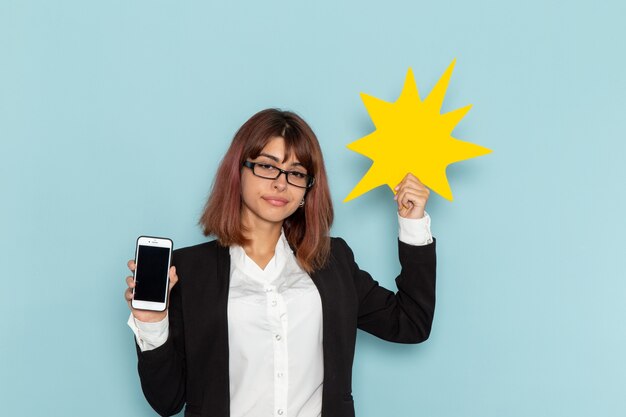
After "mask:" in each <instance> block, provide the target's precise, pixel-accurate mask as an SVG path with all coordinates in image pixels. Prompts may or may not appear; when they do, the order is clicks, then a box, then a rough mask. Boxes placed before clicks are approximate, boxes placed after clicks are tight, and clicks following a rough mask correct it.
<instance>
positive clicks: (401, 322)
mask: <svg viewBox="0 0 626 417" xmlns="http://www.w3.org/2000/svg"><path fill="white" fill-rule="evenodd" d="M344 244H345V242H344ZM435 244H436V242H435V240H434V239H433V242H432V243H430V244H428V245H425V246H413V245H409V244H406V243H403V242H401V241H399V240H398V252H399V257H400V265H401V272H400V275H399V276H398V277H397V278H396V285H397V287H398V291H397V292H396V293H393V292H392V291H389V290H387V289H385V288H383V287H381V286H380V285H378V282H376V281H375V280H374V279H372V277H371V276H370V274H368V273H367V272H365V271H363V270H361V269H360V268H359V267H358V265H357V264H356V262H355V261H354V256H353V254H352V251H351V250H350V248H349V247H348V246H347V245H346V248H347V250H348V251H349V257H348V259H349V260H350V263H351V271H352V277H353V279H354V285H355V288H356V292H357V296H358V300H359V301H358V303H359V306H358V320H357V326H358V328H360V329H362V330H364V331H366V332H368V333H371V334H373V335H375V336H377V337H379V338H381V339H384V340H388V341H391V342H398V343H420V342H423V341H424V340H426V339H428V336H429V335H430V330H431V326H432V322H433V316H434V312H435V278H436V264H437V260H436V253H435Z"/></svg>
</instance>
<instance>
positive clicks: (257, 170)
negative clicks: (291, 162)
mask: <svg viewBox="0 0 626 417" xmlns="http://www.w3.org/2000/svg"><path fill="white" fill-rule="evenodd" d="M253 171H254V175H258V176H259V177H263V178H271V179H273V178H276V177H277V176H278V170H277V169H276V167H274V166H272V165H265V164H256V165H254V168H253Z"/></svg>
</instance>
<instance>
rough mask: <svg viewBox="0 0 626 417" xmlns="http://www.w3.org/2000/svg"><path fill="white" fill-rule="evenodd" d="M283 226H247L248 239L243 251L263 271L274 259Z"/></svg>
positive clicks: (266, 224) (246, 235)
mask: <svg viewBox="0 0 626 417" xmlns="http://www.w3.org/2000/svg"><path fill="white" fill-rule="evenodd" d="M282 226H283V225H282V222H281V223H276V224H274V223H271V224H268V223H263V224H254V225H249V224H246V225H245V228H244V230H245V232H244V236H245V238H246V239H247V243H245V244H244V245H243V250H244V251H245V252H246V255H248V257H249V258H250V259H252V260H253V261H254V262H255V263H256V264H257V265H258V266H259V267H260V268H261V269H265V267H266V266H267V264H268V263H269V261H270V260H271V259H272V258H273V257H274V251H275V249H276V243H277V242H278V239H280V233H281V231H282Z"/></svg>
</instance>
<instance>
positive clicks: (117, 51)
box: [0, 0, 626, 417]
mask: <svg viewBox="0 0 626 417" xmlns="http://www.w3.org/2000/svg"><path fill="white" fill-rule="evenodd" d="M505 3H507V2H502V1H488V0H477V1H473V2H450V1H438V2H434V1H433V2H422V1H419V2H418V1H411V2H409V1H406V2H398V1H388V2H386V3H385V4H384V5H383V3H382V2H370V1H344V2H331V1H317V2H308V3H304V2H293V1H273V0H269V1H264V2H247V3H244V2H209V1H155V0H150V1H128V0H124V1H122V0H108V1H101V2H94V1H90V2H86V1H78V0H76V1H68V0H64V1H54V2H51V1H34V0H21V1H17V0H15V1H11V0H2V2H0V155H1V156H2V162H1V163H0V192H1V194H0V232H1V234H0V257H1V259H2V262H1V265H2V289H1V290H0V317H1V320H0V404H1V406H0V407H1V408H2V414H3V415H6V416H40V415H48V416H68V415H69V416H74V415H89V416H150V415H154V414H153V412H152V411H151V409H150V408H149V406H148V405H147V403H146V402H145V400H144V399H143V396H142V394H141V391H140V387H139V382H138V377H137V375H136V369H135V367H136V358H135V352H134V347H133V340H132V335H131V332H130V330H129V329H128V328H127V327H126V325H125V321H126V319H127V316H128V309H127V306H126V304H125V302H124V301H123V299H122V292H123V290H124V288H125V284H124V277H125V276H126V275H127V270H126V266H125V264H126V261H127V260H128V259H130V258H132V257H133V254H134V253H133V250H134V243H135V239H136V237H137V236H138V235H140V234H151V235H164V236H169V237H171V238H172V239H173V240H174V242H175V244H176V246H177V247H183V246H187V245H191V244H195V243H199V242H202V241H204V238H203V236H202V235H201V233H200V229H199V228H198V227H197V226H196V222H197V219H198V217H199V214H200V212H201V209H202V206H203V203H204V201H205V198H206V196H207V194H208V191H209V189H210V186H211V183H212V178H213V175H214V172H215V169H216V165H217V164H218V162H219V159H220V157H221V155H222V154H223V153H224V151H225V150H226V148H227V146H228V144H229V142H230V139H231V138H232V135H233V134H234V132H235V130H236V129H237V128H238V127H239V126H240V125H241V124H242V123H243V122H244V121H245V120H246V119H247V118H248V117H249V116H251V115H252V114H253V113H255V112H256V111H258V110H260V109H263V108H266V107H281V108H286V109H292V110H295V111H297V112H299V113H300V114H301V115H302V116H303V117H304V118H305V119H306V120H307V121H308V122H309V123H310V124H311V125H312V127H313V128H314V130H315V131H316V133H317V134H318V136H319V139H320V142H321V144H322V148H323V150H324V152H325V158H326V162H327V168H328V171H329V173H330V175H331V188H332V193H333V198H334V201H335V204H336V206H335V208H336V222H335V225H334V228H333V234H334V235H337V236H342V237H344V238H345V239H346V240H347V241H348V243H349V244H350V245H351V246H352V248H353V250H354V251H355V253H356V256H357V260H358V261H359V263H360V266H361V267H362V268H364V269H366V270H368V271H370V272H371V273H372V274H373V275H374V276H375V277H376V278H377V279H379V281H380V282H381V283H383V284H384V285H386V286H391V287H393V285H394V283H393V278H394V276H395V274H396V273H397V272H398V269H399V265H398V262H397V258H396V244H395V239H396V233H397V231H396V228H397V225H396V218H395V211H394V203H393V200H392V195H391V192H390V191H389V190H388V189H384V188H382V187H381V188H380V189H377V190H375V191H373V192H370V193H368V194H366V195H364V196H363V197H361V198H358V199H356V200H354V201H352V202H350V203H346V204H344V203H342V202H341V201H342V200H343V198H344V197H345V196H346V195H347V194H348V192H349V191H350V190H351V189H352V187H353V186H354V185H355V184H356V183H357V181H358V180H359V179H360V178H361V176H362V175H363V174H364V173H365V171H366V170H367V168H368V167H369V165H370V161H369V160H368V159H367V158H365V157H363V156H361V155H358V154H356V153H352V152H350V151H349V150H347V149H346V147H345V146H346V144H348V143H349V142H352V141H354V140H355V139H358V138H359V137H361V136H363V135H365V134H367V133H369V132H371V131H372V130H373V125H372V123H371V121H370V119H369V116H368V114H367V112H366V110H365V108H364V106H363V105H362V102H361V100H360V97H359V93H360V92H366V93H368V94H371V95H374V96H376V97H379V98H381V99H385V100H388V101H393V100H395V99H396V98H397V96H398V95H399V93H400V90H401V88H402V83H403V81H404V76H405V74H406V70H407V68H408V67H409V66H411V67H412V68H413V70H414V73H415V76H416V81H417V84H418V86H419V87H420V91H421V92H422V94H425V93H427V92H429V91H430V89H431V88H432V86H433V85H434V84H435V82H436V81H437V79H438V78H439V76H440V75H441V74H442V73H443V71H444V70H445V69H446V67H447V66H448V65H449V64H450V62H451V61H452V59H454V58H457V65H456V69H455V72H454V74H453V76H452V80H451V83H450V88H449V91H448V94H447V96H446V100H445V103H444V109H443V110H444V111H449V110H452V109H455V108H458V107H461V106H464V105H466V104H473V106H474V107H473V108H472V110H471V111H470V112H469V114H468V115H467V116H466V118H465V119H464V120H463V121H462V122H461V124H459V126H458V127H457V128H456V129H455V131H454V133H455V136H456V137H458V138H460V139H464V140H467V141H470V142H474V143H477V144H480V145H483V146H486V147H488V148H491V149H493V151H494V152H493V153H492V154H490V155H488V156H484V157H480V158H476V159H473V160H470V161H466V162H461V163H458V164H455V165H453V166H451V167H450V168H449V169H448V175H449V179H450V182H451V185H452V189H453V192H454V195H455V201H454V202H453V203H450V202H448V201H446V200H444V199H442V198H440V197H438V196H436V195H433V196H432V197H431V200H430V202H429V212H430V214H431V216H432V218H433V232H434V234H435V236H436V237H437V238H438V243H439V247H438V254H439V276H438V279H439V281H438V306H437V313H436V318H435V323H434V330H433V333H432V335H431V339H430V340H429V341H428V342H427V343H425V344H422V345H417V346H402V345H393V344H389V343H386V342H383V341H379V340H377V339H375V338H374V337H372V336H370V335H367V334H364V333H360V334H359V340H358V344H357V353H356V361H355V366H354V397H355V402H356V409H357V415H358V416H359V417H378V416H432V417H453V416H454V417H458V416H468V417H474V416H476V417H501V416H511V417H514V416H533V417H538V416H568V417H575V416H606V417H608V416H624V415H626V395H624V393H625V387H626V360H625V357H624V356H625V353H624V352H626V332H625V326H624V319H625V317H626V302H625V296H626V282H625V280H624V273H623V259H624V248H625V245H624V235H625V232H626V222H625V221H624V219H623V213H624V211H625V209H626V207H625V206H626V197H625V195H624V180H625V179H626V168H625V164H624V152H625V151H626V145H625V144H624V129H623V120H624V116H623V113H624V111H625V110H626V102H625V97H626V94H625V93H626V91H625V90H626V88H625V87H626V82H625V77H624V65H625V64H626V59H625V57H624V40H625V39H626V30H625V29H624V24H623V17H624V16H625V15H626V6H624V3H623V2H618V1H610V2H599V1H595V2H591V1H589V2H585V1H570V2H565V1H562V2H551V1H548V2H545V1H541V2H540V1H527V2H508V4H505Z"/></svg>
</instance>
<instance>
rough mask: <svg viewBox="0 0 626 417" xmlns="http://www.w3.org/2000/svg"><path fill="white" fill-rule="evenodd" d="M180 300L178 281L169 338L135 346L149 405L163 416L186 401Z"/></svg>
mask: <svg viewBox="0 0 626 417" xmlns="http://www.w3.org/2000/svg"><path fill="white" fill-rule="evenodd" d="M173 264H174V265H175V258H174V262H173ZM181 304H182V300H181V282H180V281H179V282H178V284H177V285H175V286H174V288H172V291H171V292H170V300H169V309H168V317H169V336H168V339H167V341H166V342H165V343H164V344H163V345H162V346H159V347H158V348H156V349H154V350H149V351H145V352H142V351H141V349H140V348H139V346H136V349H137V356H138V365H137V367H138V370H139V379H140V381H141V389H142V390H143V393H144V396H145V397H146V400H147V401H148V403H149V404H150V406H152V408H153V409H154V411H156V412H157V413H158V414H159V415H160V416H172V415H174V414H177V413H178V412H179V411H180V410H181V409H182V408H183V405H184V404H185V386H186V369H185V344H184V343H185V342H184V329H183V317H182V308H181Z"/></svg>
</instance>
